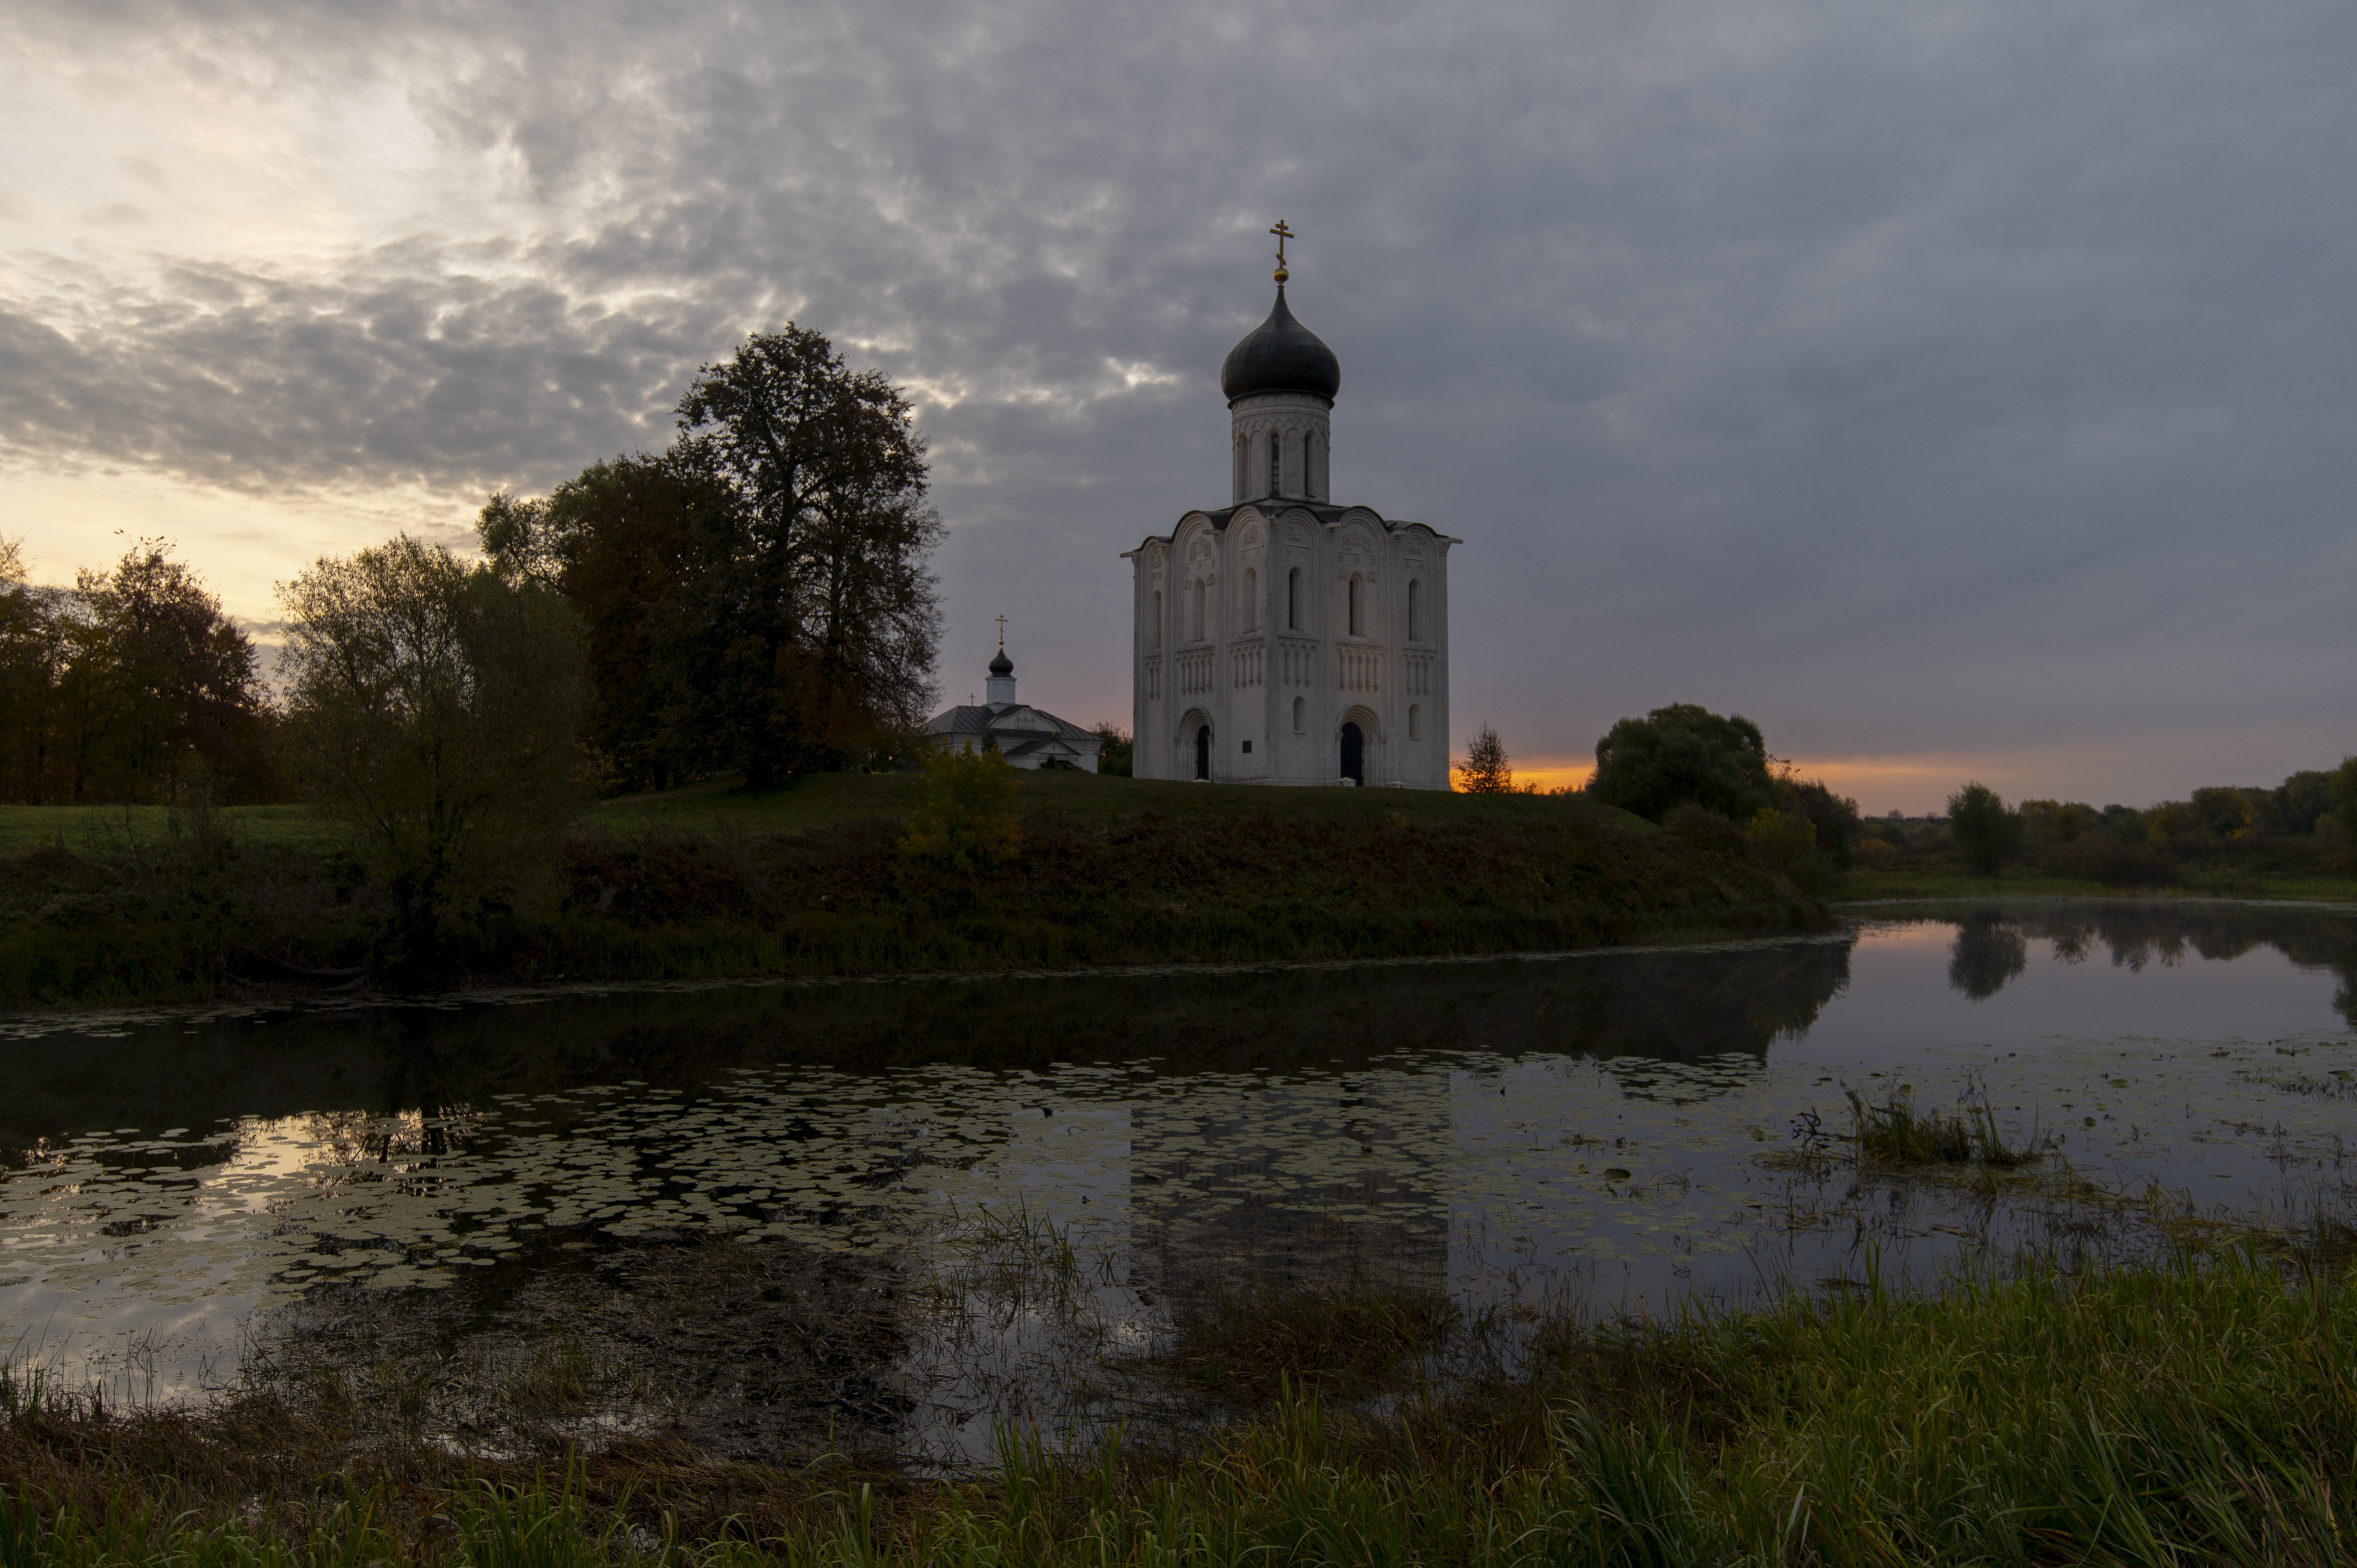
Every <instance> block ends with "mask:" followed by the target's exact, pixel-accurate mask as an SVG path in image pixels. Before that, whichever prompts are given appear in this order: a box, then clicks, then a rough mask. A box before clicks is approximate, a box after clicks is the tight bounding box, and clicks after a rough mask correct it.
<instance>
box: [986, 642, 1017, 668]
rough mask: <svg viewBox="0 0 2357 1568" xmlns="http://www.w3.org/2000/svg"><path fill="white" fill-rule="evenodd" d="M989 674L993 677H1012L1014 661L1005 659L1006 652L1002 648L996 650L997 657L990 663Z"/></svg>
mask: <svg viewBox="0 0 2357 1568" xmlns="http://www.w3.org/2000/svg"><path fill="white" fill-rule="evenodd" d="M990 672H991V673H992V674H994V675H1012V674H1014V673H1015V660H1012V659H1009V658H1007V657H1006V650H1005V649H1003V648H1002V649H1000V650H998V657H997V658H996V659H994V660H991V661H990Z"/></svg>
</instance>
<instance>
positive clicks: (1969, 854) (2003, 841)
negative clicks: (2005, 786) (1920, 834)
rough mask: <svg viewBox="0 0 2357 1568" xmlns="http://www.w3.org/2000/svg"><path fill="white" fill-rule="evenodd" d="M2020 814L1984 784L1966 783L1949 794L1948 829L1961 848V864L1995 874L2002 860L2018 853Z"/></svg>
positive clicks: (2019, 850)
mask: <svg viewBox="0 0 2357 1568" xmlns="http://www.w3.org/2000/svg"><path fill="white" fill-rule="evenodd" d="M1948 832H1949V834H1950V835H1951V836H1952V837H1953V838H1954V839H1955V841H1956V847H1957V848H1958V849H1959V850H1961V851H1963V852H1964V864H1965V865H1969V866H1971V867H1972V868H1973V869H1974V870H1975V871H1976V872H1978V873H1979V874H1980V875H1983V876H1994V875H1996V874H1997V873H1998V872H1999V871H2001V870H2003V869H2004V868H2005V863H2006V862H2007V861H2009V860H2011V859H2013V858H2014V857H2015V856H2016V855H2018V854H2020V853H2021V841H2022V836H2023V832H2024V830H2023V825H2022V821H2021V815H2020V813H2019V812H2018V811H2007V809H2006V804H2005V801H2004V800H2003V799H2002V798H2000V797H1999V796H1998V794H1997V792H1996V790H1994V789H1990V788H1989V787H1988V786H1987V785H1986V784H1982V783H1978V782H1975V783H1970V784H1967V785H1965V786H1964V788H1963V789H1959V790H1957V791H1956V792H1955V793H1954V794H1953V795H1951V796H1949V797H1948Z"/></svg>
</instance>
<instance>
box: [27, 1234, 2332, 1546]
mask: <svg viewBox="0 0 2357 1568" xmlns="http://www.w3.org/2000/svg"><path fill="white" fill-rule="evenodd" d="M1326 1305H1329V1306H1330V1307H1332V1308H1333V1310H1334V1311H1335V1312H1337V1313H1340V1314H1341V1315H1343V1316H1348V1314H1349V1313H1350V1312H1351V1311H1352V1310H1355V1309H1354V1308H1352V1307H1351V1304H1349V1303H1347V1302H1343V1301H1340V1300H1336V1301H1333V1302H1330V1303H1328V1304H1326ZM1318 1309H1319V1304H1316V1303H1311V1304H1307V1305H1302V1306H1299V1307H1298V1308H1297V1309H1292V1310H1287V1311H1284V1312H1280V1313H1279V1314H1278V1316H1284V1317H1286V1318H1287V1320H1288V1321H1290V1320H1294V1319H1298V1318H1300V1317H1302V1316H1303V1315H1304V1313H1305V1312H1310V1311H1315V1310H1318ZM1338 1320H1339V1319H1338ZM1223 1321H1224V1322H1226V1323H1228V1324H1229V1325H1230V1326H1232V1329H1233V1331H1234V1332H1235V1333H1237V1334H1240V1335H1244V1336H1248V1337H1249V1338H1250V1349H1251V1353H1252V1354H1253V1355H1254V1357H1256V1358H1258V1360H1257V1361H1256V1363H1255V1366H1254V1371H1255V1374H1256V1378H1257V1380H1258V1382H1259V1384H1260V1385H1262V1386H1266V1387H1272V1388H1274V1389H1275V1390H1276V1392H1275V1394H1274V1396H1273V1397H1271V1398H1269V1399H1267V1401H1266V1402H1265V1403H1260V1404H1257V1405H1255V1406H1253V1407H1250V1408H1248V1409H1247V1410H1245V1411H1243V1412H1240V1413H1239V1415H1238V1416H1237V1418H1236V1419H1235V1420H1234V1421H1232V1423H1229V1424H1226V1425H1224V1426H1221V1427H1217V1428H1214V1429H1212V1431H1211V1434H1209V1435H1208V1436H1205V1437H1202V1438H1200V1440H1198V1441H1197V1442H1195V1443H1192V1444H1188V1445H1186V1446H1184V1447H1181V1448H1179V1449H1177V1450H1161V1451H1156V1450H1153V1449H1151V1448H1149V1447H1148V1446H1147V1445H1146V1444H1136V1443H1132V1444H1128V1445H1126V1446H1123V1445H1118V1444H1116V1445H1114V1446H1109V1447H1107V1448H1106V1449H1104V1450H1103V1451H1101V1452H1098V1453H1094V1454H1088V1453H1082V1454H1077V1455H1065V1456H1058V1455H1050V1454H1049V1452H1048V1451H1047V1449H1046V1448H1045V1446H1044V1445H1043V1444H1041V1443H1040V1442H1039V1440H1038V1439H1037V1438H1036V1437H1033V1436H1029V1435H1028V1434H1018V1433H1012V1432H1010V1433H1007V1434H1005V1435H1004V1436H1003V1437H1002V1440H1001V1458H1000V1461H999V1463H998V1465H997V1466H996V1467H995V1468H993V1469H991V1470H988V1471H985V1473H984V1474H983V1475H982V1476H980V1477H976V1478H975V1479H974V1481H972V1482H963V1481H955V1482H935V1483H922V1482H914V1481H910V1480H908V1479H906V1478H904V1477H899V1476H898V1475H896V1474H895V1473H893V1472H891V1471H888V1470H884V1469H878V1468H873V1467H868V1466H863V1465H862V1464H860V1463H859V1462H857V1461H856V1460H854V1459H850V1458H847V1457H842V1456H838V1457H837V1458H836V1459H835V1461H834V1463H830V1464H827V1465H823V1466H810V1467H807V1468H801V1469H795V1470H791V1471H786V1470H776V1469H768V1468H763V1467H760V1466H749V1465H743V1464H721V1463H714V1462H712V1461H711V1460H710V1459H709V1458H708V1457H707V1456H705V1455H700V1454H698V1453H697V1452H694V1451H693V1450H689V1449H686V1448H684V1447H683V1446H681V1445H679V1444H675V1443H673V1442H670V1441H667V1440H666V1439H665V1438H664V1437H663V1436H662V1434H647V1435H644V1436H640V1437H635V1438H629V1439H623V1440H619V1441H616V1442H614V1443H612V1444H610V1445H608V1447H607V1448H605V1449H604V1450H603V1451H602V1452H601V1453H598V1454H597V1455H593V1456H592V1457H590V1458H589V1459H588V1460H587V1462H586V1464H584V1463H581V1462H580V1461H578V1460H577V1458H576V1460H574V1461H572V1464H573V1466H574V1467H573V1468H570V1469H568V1468H566V1466H567V1464H568V1461H567V1458H566V1456H565V1451H564V1450H562V1449H560V1450H557V1451H554V1452H552V1453H550V1454H546V1455H537V1456H525V1457H522V1458H513V1457H511V1458H509V1459H506V1460H504V1461H496V1460H491V1459H487V1458H470V1457H468V1456H465V1455H459V1454H457V1453H454V1452H453V1451H452V1450H451V1449H450V1448H448V1447H447V1446H443V1445H438V1444H425V1443H417V1444H405V1445H404V1444H395V1445H393V1446H390V1447H374V1448H369V1449H365V1450H355V1449H352V1448H350V1447H349V1446H347V1445H345V1444H343V1443H342V1442H341V1441H340V1439H339V1429H338V1428H337V1427H336V1426H335V1425H334V1424H333V1423H323V1422H322V1421H321V1419H320V1417H319V1416H318V1414H317V1412H296V1411H294V1410H291V1409H289V1408H287V1407H285V1406H283V1405H280V1404H276V1403H274V1402H270V1401H268V1400H261V1399H248V1400H245V1401H242V1402H228V1403H225V1404H223V1405H221V1406H219V1407H217V1408H215V1409H214V1410H212V1411H210V1412H196V1413H190V1412H171V1411H163V1412H154V1411H150V1412H136V1411H135V1412H131V1413H128V1414H124V1415H114V1414H109V1413H106V1412H102V1411H100V1410H99V1409H97V1408H96V1406H94V1405H93V1404H91V1403H90V1402H85V1401H77V1400H73V1399H66V1398H59V1397H57V1396H55V1395H54V1394H49V1395H42V1394H38V1393H37V1392H34V1391H28V1390H27V1388H26V1387H25V1385H24V1383H23V1382H22V1380H16V1381H13V1382H11V1383H10V1384H9V1385H7V1390H6V1397H5V1413H6V1418H7V1419H6V1420H5V1424H0V1559H5V1561H7V1562H10V1563H41V1564H44V1565H47V1568H83V1565H89V1568H98V1565H99V1564H102V1563H103V1564H110V1565H111V1564H115V1563H165V1562H185V1563H216V1562H218V1563H363V1562H384V1563H470V1564H480V1565H482V1568H492V1565H494V1564H498V1565H500V1568H506V1565H508V1564H517V1563H538V1564H548V1565H552V1568H561V1565H570V1564H576V1563H578V1564H582V1565H583V1568H588V1565H590V1564H601V1563H608V1562H611V1561H614V1560H616V1559H617V1558H618V1557H619V1556H620V1555H622V1554H623V1553H625V1552H628V1553H630V1554H631V1555H633V1556H635V1557H636V1558H637V1559H638V1560H640V1561H643V1562H646V1563H660V1564H712V1565H714V1568H719V1565H721V1564H737V1563H745V1564H750V1563H757V1562H758V1563H797V1564H799V1563H812V1564H820V1563H825V1564H850V1563H863V1564H869V1563H1000V1564H1006V1563H1042V1564H1045V1563H1110V1562H1136V1563H1151V1562H1164V1561H1181V1560H1184V1561H1194V1562H1216V1563H1234V1562H1244V1561H1251V1560H1255V1559H1265V1560H1267V1561H1272V1562H1292V1561H1312V1560H1314V1561H1321V1562H1325V1561H1347V1562H1369V1563H1409V1562H1424V1563H1476V1562H1479V1563H1762V1564H1765V1563H1824V1564H1850V1563H1857V1564H1885V1563H1900V1562H1903V1563H1990V1562H1995V1563H2168V1562H2200V1563H2253V1564H2256V1563H2318V1564H2321V1563H2337V1562H2341V1561H2345V1560H2346V1553H2345V1551H2344V1549H2343V1543H2344V1542H2346V1541H2350V1540H2352V1539H2357V1495H2352V1492H2351V1490H2350V1488H2349V1487H2347V1485H2346V1484H2345V1483H2346V1477H2347V1473H2348V1465H2349V1455H2350V1454H2351V1453H2352V1451H2357V1402H2352V1400H2351V1398H2350V1396H2349V1390H2350V1389H2351V1388H2352V1386H2357V1273H2352V1272H2349V1271H2348V1270H2347V1268H2346V1266H2345V1259H2344V1260H2342V1262H2341V1265H2340V1266H2329V1265H2327V1264H2326V1263H2325V1262H2323V1261H2322V1260H2321V1259H2316V1260H2311V1262H2310V1266H2309V1269H2308V1271H2307V1272H2306V1273H2304V1274H2303V1275H2302V1276H2300V1277H2298V1278H2296V1279H2294V1280H2292V1281H2291V1282H2289V1283H2287V1280H2286V1277H2285V1276H2284V1275H2283V1274H2282V1273H2280V1272H2278V1271H2277V1270H2276V1268H2275V1267H2274V1266H2272V1265H2270V1264H2268V1263H2266V1262H2260V1261H2258V1260H2257V1259H2255V1258H2254V1257H2251V1256H2248V1255H2242V1254H2232V1253H2230V1254H2227V1255H2224V1256H2222V1257H2212V1258H2207V1259H2203V1258H2197V1257H2195V1256H2193V1255H2191V1254H2187V1255H2184V1256H2180V1257H2179V1258H2178V1259H2176V1260H2174V1261H2172V1262H2168V1263H2165V1264H2162V1265H2159V1266H2157V1267H2152V1268H2140V1269H2125V1270H2119V1271H2115V1272H2111V1273H2090V1274H2074V1273H2066V1272H2063V1271H2062V1270H2061V1269H2059V1268H2045V1269H2034V1270H2031V1271H2029V1272H2028V1273H2024V1274H2021V1275H2019V1276H2017V1277H2011V1278H2007V1279H2003V1280H1998V1279H1993V1278H1984V1279H1980V1280H1977V1281H1971V1282H1965V1283H1961V1284H1960V1285H1958V1286H1957V1287H1956V1288H1954V1289H1953V1290H1952V1291H1951V1292H1949V1293H1948V1294H1943V1295H1939V1296H1901V1295H1899V1294H1894V1293H1891V1292H1889V1291H1886V1290H1884V1289H1882V1288H1880V1287H1879V1286H1878V1285H1875V1284H1874V1283H1871V1282H1868V1283H1867V1285H1866V1288H1863V1289H1857V1290H1854V1291H1849V1292H1845V1293H1841V1294H1834V1295H1830V1296H1827V1297H1822V1298H1821V1297H1804V1296H1798V1295H1793V1296H1788V1297H1786V1298H1785V1299H1783V1300H1782V1301H1781V1302H1780V1303H1778V1304H1776V1305H1772V1306H1770V1307H1768V1308H1766V1309H1764V1310H1760V1311H1757V1312H1718V1311H1710V1310H1705V1309H1700V1308H1692V1309H1688V1310H1684V1311H1676V1312H1672V1313H1670V1314H1669V1315H1667V1316H1664V1317H1662V1318H1660V1319H1657V1320H1654V1321H1650V1322H1624V1323H1620V1324H1614V1325H1609V1326H1602V1327H1592V1326H1578V1325H1577V1324H1575V1323H1573V1322H1572V1321H1570V1320H1569V1319H1565V1320H1563V1321H1560V1322H1543V1323H1540V1324H1538V1325H1536V1326H1533V1327H1532V1329H1531V1330H1530V1334H1529V1337H1528V1339H1527V1341H1526V1342H1527V1343H1528V1344H1529V1345H1530V1346H1531V1347H1532V1348H1533V1353H1532V1354H1531V1355H1530V1356H1529V1357H1528V1358H1527V1359H1525V1360H1523V1362H1521V1363H1520V1369H1519V1370H1516V1371H1512V1372H1508V1371H1506V1370H1503V1369H1502V1364H1501V1363H1499V1362H1496V1361H1494V1360H1492V1361H1490V1362H1487V1363H1483V1362H1480V1360H1479V1359H1478V1358H1477V1359H1469V1360H1468V1361H1467V1363H1466V1364H1465V1365H1463V1366H1459V1367H1455V1368H1451V1369H1448V1371H1447V1372H1446V1373H1445V1374H1444V1375H1442V1376H1439V1377H1435V1376H1432V1375H1430V1373H1429V1372H1428V1371H1424V1370H1422V1369H1421V1364H1420V1363H1418V1362H1416V1361H1415V1359H1413V1358H1411V1359H1409V1360H1407V1361H1406V1362H1405V1363H1402V1364H1401V1367H1400V1369H1398V1370H1397V1371H1396V1372H1395V1374H1394V1391H1393V1394H1392V1397H1391V1399H1390V1400H1389V1401H1388V1402H1367V1403H1361V1404H1360V1405H1358V1406H1355V1407H1348V1406H1341V1405H1336V1404H1329V1403H1326V1402H1320V1401H1319V1400H1318V1399H1317V1398H1314V1397H1309V1396H1305V1395H1303V1394H1302V1393H1301V1392H1300V1389H1301V1388H1302V1386H1303V1380H1304V1379H1307V1380H1310V1381H1312V1382H1315V1381H1318V1380H1320V1374H1321V1373H1324V1372H1328V1371H1330V1370H1332V1369H1329V1368H1328V1367H1326V1366H1325V1364H1324V1362H1325V1361H1326V1360H1329V1359H1333V1358H1334V1357H1338V1356H1339V1357H1343V1358H1346V1359H1352V1365H1353V1366H1354V1367H1355V1366H1357V1365H1358V1363H1359V1362H1361V1361H1363V1359H1364V1358H1363V1357H1362V1356H1360V1355H1359V1353H1358V1351H1357V1350H1356V1348H1353V1347H1352V1346H1351V1344H1350V1343H1349V1342H1348V1338H1347V1337H1346V1336H1336V1335H1330V1334H1320V1333H1316V1332H1311V1331H1308V1330H1307V1329H1304V1330H1302V1331H1299V1332H1294V1333H1289V1334H1286V1335H1281V1336H1271V1335H1269V1334H1267V1333H1266V1332H1265V1331H1264V1330H1263V1328H1262V1327H1261V1326H1260V1325H1259V1324H1257V1323H1256V1322H1254V1319H1253V1318H1252V1316H1250V1315H1244V1314H1238V1315H1233V1316H1232V1317H1231V1318H1229V1319H1225V1320H1223ZM1200 1349H1201V1347H1200V1346H1199V1347H1198V1350H1199V1352H1200ZM1288 1351H1290V1352H1291V1353H1293V1354H1295V1355H1296V1357H1297V1361H1296V1363H1295V1364H1289V1365H1280V1364H1276V1363H1275V1362H1272V1361H1270V1360H1269V1359H1268V1358H1269V1357H1271V1356H1272V1355H1281V1354H1285V1353H1286V1352H1288Z"/></svg>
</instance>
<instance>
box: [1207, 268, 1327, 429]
mask: <svg viewBox="0 0 2357 1568" xmlns="http://www.w3.org/2000/svg"><path fill="white" fill-rule="evenodd" d="M1341 385H1342V366H1341V362H1340V360H1336V359H1335V358H1334V350H1333V349H1329V348H1328V347H1326V345H1325V344H1324V343H1323V342H1322V341H1320V340H1319V338H1318V334H1317V333H1315V332H1312V331H1311V330H1309V328H1307V327H1304V326H1303V325H1301V323H1300V322H1298V321H1296V320H1295V319H1294V318H1293V312H1292V311H1290V310H1287V309H1286V307H1285V285H1283V284H1279V285H1276V308H1275V309H1274V310H1272V311H1270V312H1269V313H1268V319H1267V320H1265V321H1264V322H1262V323H1261V324H1260V325H1259V326H1257V327H1255V328H1253V329H1252V330H1251V331H1250V332H1247V333H1245V334H1244V339H1243V342H1241V343H1238V344H1237V345H1236V346H1235V347H1234V348H1232V349H1229V350H1228V357H1227V358H1226V359H1225V360H1222V361H1221V363H1220V391H1221V392H1224V393H1226V394H1227V397H1228V400H1229V401H1230V402H1233V401H1235V400H1236V399H1237V398H1240V397H1245V396H1248V395H1250V394H1251V393H1253V392H1315V393H1317V394H1318V396H1319V397H1322V398H1331V397H1332V396H1333V395H1334V394H1335V392H1338V391H1340V388H1341Z"/></svg>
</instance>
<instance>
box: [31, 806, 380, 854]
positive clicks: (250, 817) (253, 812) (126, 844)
mask: <svg viewBox="0 0 2357 1568" xmlns="http://www.w3.org/2000/svg"><path fill="white" fill-rule="evenodd" d="M219 815H220V817H221V819H222V820H223V821H224V822H228V823H229V824H230V827H231V831H232V832H235V833H237V834H238V835H239V836H240V837H241V838H242V839H244V840H245V841H246V842H248V843H256V844H288V845H293V846H296V847H298V848H304V849H327V848H330V847H332V846H333V845H334V844H335V843H338V842H339V836H340V835H339V829H338V828H337V826H336V824H335V823H333V822H329V821H328V820H327V819H326V818H325V817H323V816H321V815H320V814H319V813H318V812H317V811H313V810H312V809H311V808H310V807H308V806H231V807H228V808H226V809H224V810H223V811H221V812H220V813H219ZM179 825H180V824H178V823H176V822H175V820H174V813H173V812H172V811H171V810H170V809H169V808H168V807H164V806H133V807H130V808H128V809H127V810H126V809H125V808H124V807H122V806H0V854H16V853H20V852H22V851H25V850H28V849H39V848H42V847H44V846H48V845H61V846H62V847H64V848H66V849H69V850H71V851H72V852H73V853H74V854H83V855H91V854H97V855H105V854H124V853H126V852H128V851H129V850H130V849H131V848H132V847H133V845H134V844H135V843H136V844H138V845H139V846H141V847H143V848H144V847H147V846H152V845H157V844H164V843H169V842H170V841H171V840H172V839H173V837H174V836H175V835H176V832H178V828H179Z"/></svg>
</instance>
